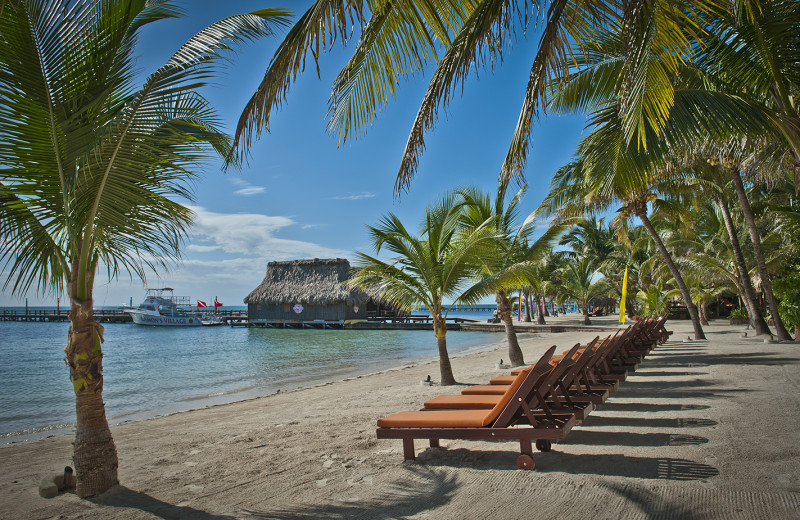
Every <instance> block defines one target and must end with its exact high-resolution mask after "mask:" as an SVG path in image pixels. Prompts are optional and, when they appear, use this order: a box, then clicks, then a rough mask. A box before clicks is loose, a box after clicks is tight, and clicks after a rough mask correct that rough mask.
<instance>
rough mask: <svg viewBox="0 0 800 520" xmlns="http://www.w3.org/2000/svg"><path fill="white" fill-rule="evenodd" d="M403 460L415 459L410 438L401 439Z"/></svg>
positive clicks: (412, 442) (412, 441)
mask: <svg viewBox="0 0 800 520" xmlns="http://www.w3.org/2000/svg"><path fill="white" fill-rule="evenodd" d="M403 458H404V459H405V460H414V459H416V458H417V457H416V456H415V455H414V439H412V438H410V437H406V438H404V439H403Z"/></svg>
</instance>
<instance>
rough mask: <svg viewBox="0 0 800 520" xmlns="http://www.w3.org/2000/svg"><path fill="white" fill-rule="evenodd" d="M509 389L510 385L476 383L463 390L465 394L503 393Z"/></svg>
mask: <svg viewBox="0 0 800 520" xmlns="http://www.w3.org/2000/svg"><path fill="white" fill-rule="evenodd" d="M507 390H508V385H475V386H469V387H467V388H465V389H463V390H462V391H461V393H462V394H464V395H503V394H505V393H506V391H507Z"/></svg>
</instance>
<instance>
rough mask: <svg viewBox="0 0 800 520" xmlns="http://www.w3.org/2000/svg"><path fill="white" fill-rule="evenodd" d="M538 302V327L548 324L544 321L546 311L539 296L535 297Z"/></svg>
mask: <svg viewBox="0 0 800 520" xmlns="http://www.w3.org/2000/svg"><path fill="white" fill-rule="evenodd" d="M534 296H535V300H536V306H537V307H538V309H539V310H538V312H537V313H536V323H537V324H538V325H546V324H547V323H546V322H545V321H544V313H545V310H544V308H543V305H542V298H540V297H539V295H538V294H536V295H534Z"/></svg>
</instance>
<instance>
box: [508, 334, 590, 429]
mask: <svg viewBox="0 0 800 520" xmlns="http://www.w3.org/2000/svg"><path fill="white" fill-rule="evenodd" d="M579 347H580V344H578V345H575V346H574V347H573V348H572V349H570V352H569V354H568V356H564V358H563V359H562V360H561V362H559V363H558V364H557V365H556V366H555V367H553V366H550V364H549V363H548V364H547V365H545V364H544V363H537V364H536V365H534V366H533V367H531V374H530V377H528V378H526V379H525V380H524V381H522V383H521V384H520V386H519V388H518V389H517V391H516V392H514V395H512V396H511V398H510V399H509V400H508V401H507V402H506V405H505V406H504V408H503V410H502V412H501V413H500V414H499V415H498V416H497V420H496V421H495V423H494V427H495V428H505V427H507V426H509V424H510V423H511V422H512V420H514V417H515V416H516V415H517V412H519V411H521V410H522V406H523V405H524V406H526V407H527V408H529V409H533V408H540V407H542V406H544V403H543V402H541V401H542V398H544V396H546V395H548V394H549V393H550V391H551V390H552V388H553V385H554V384H555V382H556V381H557V380H558V378H559V377H560V376H561V375H562V374H563V373H564V371H565V370H567V369H568V368H569V366H571V365H573V364H574V363H575V361H573V360H572V355H574V354H575V351H577V349H578V348H579ZM555 348H556V347H555V346H553V347H551V349H550V350H549V351H548V352H551V351H552V352H555ZM506 395H508V393H506ZM496 408H497V407H495V409H496ZM495 409H493V410H495Z"/></svg>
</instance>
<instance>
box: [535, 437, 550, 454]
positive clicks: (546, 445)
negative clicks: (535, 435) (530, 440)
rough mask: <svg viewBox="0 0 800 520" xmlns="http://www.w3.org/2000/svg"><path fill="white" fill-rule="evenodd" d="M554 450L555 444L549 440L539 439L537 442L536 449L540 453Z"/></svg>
mask: <svg viewBox="0 0 800 520" xmlns="http://www.w3.org/2000/svg"><path fill="white" fill-rule="evenodd" d="M552 448H553V443H552V442H550V441H548V440H545V439H539V440H538V441H536V449H537V450H539V451H544V452H547V451H550V450H551V449H552Z"/></svg>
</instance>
